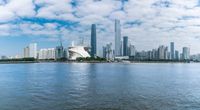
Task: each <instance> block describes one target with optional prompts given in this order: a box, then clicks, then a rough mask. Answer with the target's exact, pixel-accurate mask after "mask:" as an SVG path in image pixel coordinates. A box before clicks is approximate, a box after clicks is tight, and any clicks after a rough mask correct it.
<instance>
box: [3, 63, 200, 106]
mask: <svg viewBox="0 0 200 110" xmlns="http://www.w3.org/2000/svg"><path fill="white" fill-rule="evenodd" d="M198 67H199V64H87V63H81V64H80V63H73V64H66V63H48V64H46V63H44V64H14V65H0V68H3V69H1V70H0V88H1V90H2V91H0V110H13V109H26V110H50V109H53V110H69V109H81V110H84V109H85V110H88V109H100V110H101V109H117V110H120V109H121V110H124V109H125V110H132V109H133V108H134V109H138V110H144V109H150V110H155V109H162V110H168V109H181V110H183V109H185V108H187V109H198V108H199V107H200V106H199V105H200V88H199V84H200V80H199V79H200V74H199V73H200V70H199V69H198Z"/></svg>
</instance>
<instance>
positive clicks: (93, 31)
mask: <svg viewBox="0 0 200 110" xmlns="http://www.w3.org/2000/svg"><path fill="white" fill-rule="evenodd" d="M96 48H97V44H96V25H95V24H92V27H91V57H95V56H96V54H97V52H96V51H97V49H96Z"/></svg>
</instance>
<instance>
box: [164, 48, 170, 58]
mask: <svg viewBox="0 0 200 110" xmlns="http://www.w3.org/2000/svg"><path fill="white" fill-rule="evenodd" d="M164 59H165V60H168V59H169V57H168V47H165V50H164Z"/></svg>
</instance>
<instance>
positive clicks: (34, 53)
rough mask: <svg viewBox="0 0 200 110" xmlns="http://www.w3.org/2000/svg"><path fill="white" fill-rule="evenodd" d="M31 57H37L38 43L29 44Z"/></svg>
mask: <svg viewBox="0 0 200 110" xmlns="http://www.w3.org/2000/svg"><path fill="white" fill-rule="evenodd" d="M29 57H31V58H37V43H31V44H29Z"/></svg>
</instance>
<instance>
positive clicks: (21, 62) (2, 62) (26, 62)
mask: <svg viewBox="0 0 200 110" xmlns="http://www.w3.org/2000/svg"><path fill="white" fill-rule="evenodd" d="M30 63H68V64H70V63H91V64H92V63H119V64H120V63H123V64H137V63H149V64H151V63H160V64H162V63H163V64H168V63H183V64H184V63H200V62H181V61H179V62H178V61H122V62H109V61H82V62H79V61H0V64H30Z"/></svg>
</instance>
